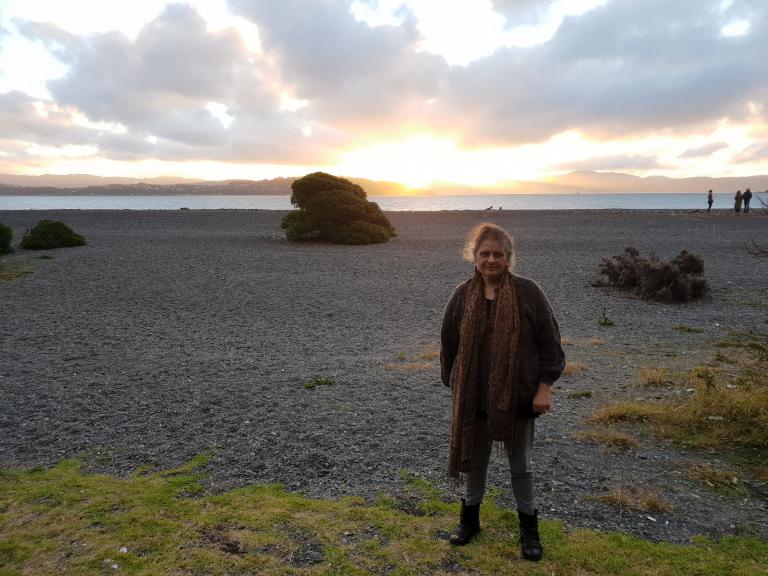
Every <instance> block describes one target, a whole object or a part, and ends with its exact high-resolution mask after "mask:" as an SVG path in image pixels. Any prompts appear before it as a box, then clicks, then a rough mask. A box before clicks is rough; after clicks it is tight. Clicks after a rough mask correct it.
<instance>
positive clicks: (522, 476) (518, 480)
mask: <svg viewBox="0 0 768 576" xmlns="http://www.w3.org/2000/svg"><path fill="white" fill-rule="evenodd" d="M535 422H536V420H532V419H522V418H518V419H517V422H516V423H515V439H514V441H513V443H512V446H511V447H510V449H509V450H507V451H506V453H507V460H508V461H509V473H510V476H511V477H512V493H513V494H514V496H515V500H516V501H517V509H518V510H520V511H521V512H523V513H524V514H533V513H534V503H533V472H532V471H531V449H532V447H533V432H534V428H535ZM492 447H493V441H492V440H490V439H489V438H488V432H487V429H486V427H485V425H484V424H483V425H481V426H479V427H478V432H477V434H476V436H475V438H474V452H475V454H477V458H476V460H475V467H474V468H472V470H470V471H469V472H467V476H466V480H467V485H466V488H465V491H464V500H465V502H466V503H467V504H468V505H470V506H472V505H474V504H479V503H480V502H482V501H483V496H484V495H485V482H486V478H487V476H488V461H489V460H490V458H491V448H492Z"/></svg>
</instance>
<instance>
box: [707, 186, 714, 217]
mask: <svg viewBox="0 0 768 576" xmlns="http://www.w3.org/2000/svg"><path fill="white" fill-rule="evenodd" d="M714 201H715V200H714V198H713V197H712V190H710V191H709V192H707V212H711V211H712V202H714Z"/></svg>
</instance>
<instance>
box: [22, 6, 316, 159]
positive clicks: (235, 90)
mask: <svg viewBox="0 0 768 576" xmlns="http://www.w3.org/2000/svg"><path fill="white" fill-rule="evenodd" d="M21 29H22V31H23V33H24V34H25V35H26V36H27V37H29V38H32V39H37V40H40V41H42V42H44V43H45V44H46V46H48V48H49V49H50V50H51V52H52V53H53V54H54V55H56V56H57V57H58V58H59V59H60V60H61V61H62V62H65V63H68V64H69V65H70V68H69V70H68V72H67V73H66V74H65V75H64V76H63V77H62V78H60V79H57V80H54V81H51V82H49V89H50V91H51V93H52V95H53V97H54V98H55V99H56V101H57V102H58V103H59V104H61V105H64V106H71V107H74V108H77V109H78V110H80V111H82V112H83V113H84V114H86V115H87V116H88V118H89V119H91V120H93V121H107V122H117V123H120V124H122V125H124V126H125V127H127V130H128V131H127V133H126V134H122V135H114V134H101V135H99V136H98V141H99V145H100V146H101V149H102V151H103V152H104V154H105V155H107V156H110V157H116V158H139V157H142V155H146V157H159V158H165V159H179V160H181V159H186V158H190V159H201V158H210V159H221V160H227V159H242V160H249V161H277V162H279V161H288V160H290V159H292V160H293V161H296V160H302V161H303V160H304V155H306V153H307V150H306V147H307V144H306V143H307V142H311V143H312V144H313V145H314V146H317V147H321V148H322V147H323V145H324V144H326V142H325V141H323V140H322V137H323V134H322V133H320V132H316V133H315V135H314V136H313V137H312V138H307V137H305V136H304V135H303V134H302V132H301V129H302V127H303V126H304V124H306V123H307V122H308V120H307V119H306V118H304V117H303V116H302V114H295V113H290V112H284V113H281V112H280V111H279V107H280V94H279V93H278V92H277V90H278V87H279V83H277V82H275V80H274V79H273V78H271V77H269V74H270V73H271V70H270V69H269V68H268V66H267V65H266V64H264V63H263V62H260V61H254V58H253V56H252V55H251V54H250V52H249V51H248V50H247V49H246V47H245V46H244V44H243V43H242V41H241V39H240V36H239V35H238V33H237V32H236V31H235V30H233V29H228V30H223V31H221V32H215V33H212V32H208V31H207V30H206V26H205V21H204V20H203V19H202V18H201V17H200V16H199V15H198V14H197V12H196V11H195V10H194V9H193V8H191V7H190V6H187V5H178V4H177V5H170V6H168V7H166V9H165V10H164V11H163V12H162V13H161V14H160V16H159V17H158V18H157V19H155V20H154V21H152V22H150V23H149V24H147V25H146V26H145V27H144V28H143V29H142V30H141V31H140V33H139V34H138V36H137V37H136V39H135V40H131V39H129V38H127V37H125V36H124V35H122V34H120V33H118V32H109V33H104V34H96V35H93V36H89V37H83V38H80V37H75V36H72V35H71V34H69V33H67V32H65V31H62V30H60V29H58V28H56V27H55V26H53V25H49V24H40V23H30V22H28V23H25V24H24V25H23V26H21ZM211 101H215V102H219V103H222V104H224V105H225V106H227V107H228V110H229V114H231V115H232V116H234V122H233V123H232V125H231V126H229V127H224V126H222V124H221V123H220V122H219V120H218V119H217V118H216V117H214V116H213V114H211V112H209V111H208V110H207V108H206V105H207V104H208V102H211ZM149 135H152V136H154V137H157V138H158V139H159V140H158V142H157V143H156V144H155V145H151V144H150V143H149V142H148V141H147V136H149ZM244 151H248V152H249V153H251V154H252V155H251V156H247V157H246V156H244ZM317 155H318V154H317V153H316V154H315V156H317Z"/></svg>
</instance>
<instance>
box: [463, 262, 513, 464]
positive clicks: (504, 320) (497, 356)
mask: <svg viewBox="0 0 768 576" xmlns="http://www.w3.org/2000/svg"><path fill="white" fill-rule="evenodd" d="M483 287H484V284H483V277H482V276H481V275H480V273H479V272H475V277H474V278H473V279H472V280H471V282H470V284H469V287H468V289H467V296H466V300H465V302H464V315H463V317H462V320H461V327H460V336H459V350H458V353H457V354H456V359H455V360H454V363H453V368H452V377H451V382H452V385H451V391H452V394H451V396H452V399H453V411H452V416H453V419H452V425H451V447H450V452H449V455H448V477H449V478H458V477H459V474H461V473H464V472H467V471H469V470H471V469H472V466H473V463H474V462H473V460H474V457H475V454H474V453H473V451H472V439H473V437H474V433H475V428H476V426H477V418H476V414H477V408H478V406H477V402H478V393H477V384H478V383H477V375H478V366H477V363H478V359H479V352H478V350H477V343H478V342H479V339H480V338H481V334H480V326H481V325H482V320H483V316H484V315H485V294H484V288H483ZM519 337H520V311H519V310H518V306H517V294H516V291H515V284H514V281H513V280H512V277H511V275H510V274H505V275H504V278H503V279H502V282H501V285H500V286H499V291H498V295H497V296H496V317H495V318H494V319H493V335H492V337H491V351H490V363H491V365H490V370H489V371H488V409H487V413H488V433H489V435H490V437H491V439H493V440H496V441H502V442H510V441H511V440H512V438H513V436H514V432H515V420H516V415H517V388H518V377H517V345H518V340H519Z"/></svg>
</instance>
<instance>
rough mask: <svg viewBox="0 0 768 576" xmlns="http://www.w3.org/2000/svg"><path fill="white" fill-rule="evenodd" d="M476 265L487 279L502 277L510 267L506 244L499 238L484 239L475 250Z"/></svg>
mask: <svg viewBox="0 0 768 576" xmlns="http://www.w3.org/2000/svg"><path fill="white" fill-rule="evenodd" d="M475 266H477V269H478V270H479V271H480V274H482V275H483V278H485V279H487V280H495V279H498V278H499V277H501V275H502V274H504V273H505V272H506V271H507V268H508V267H509V258H508V257H507V252H506V250H504V245H503V244H502V243H501V242H499V241H497V240H484V241H483V242H481V243H480V246H478V247H477V252H475Z"/></svg>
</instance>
